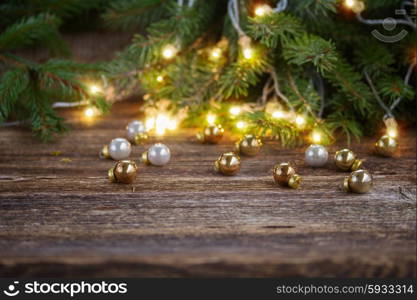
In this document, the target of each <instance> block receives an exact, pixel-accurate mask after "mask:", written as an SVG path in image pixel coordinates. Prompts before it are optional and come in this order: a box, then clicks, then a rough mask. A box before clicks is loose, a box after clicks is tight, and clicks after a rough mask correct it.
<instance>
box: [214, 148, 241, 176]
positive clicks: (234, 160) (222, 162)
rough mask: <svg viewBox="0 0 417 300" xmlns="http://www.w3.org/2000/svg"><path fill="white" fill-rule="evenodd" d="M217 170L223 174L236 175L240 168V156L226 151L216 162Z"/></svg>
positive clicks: (215, 167)
mask: <svg viewBox="0 0 417 300" xmlns="http://www.w3.org/2000/svg"><path fill="white" fill-rule="evenodd" d="M214 169H215V170H216V172H218V173H220V174H223V175H229V176H232V175H236V174H237V173H238V172H239V170H240V157H239V155H237V154H236V153H234V152H226V153H223V154H222V155H220V157H219V158H218V159H217V160H216V161H215V162H214Z"/></svg>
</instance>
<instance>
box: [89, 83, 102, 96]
mask: <svg viewBox="0 0 417 300" xmlns="http://www.w3.org/2000/svg"><path fill="white" fill-rule="evenodd" d="M89 90H90V94H92V95H96V94H98V93H100V92H101V88H100V87H99V86H98V85H96V84H92V85H90V88H89Z"/></svg>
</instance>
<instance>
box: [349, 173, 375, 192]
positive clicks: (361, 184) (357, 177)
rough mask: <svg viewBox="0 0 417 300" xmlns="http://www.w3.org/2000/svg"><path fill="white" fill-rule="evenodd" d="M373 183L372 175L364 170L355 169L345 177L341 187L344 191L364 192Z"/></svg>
mask: <svg viewBox="0 0 417 300" xmlns="http://www.w3.org/2000/svg"><path fill="white" fill-rule="evenodd" d="M372 185H373V179H372V175H371V174H370V173H369V172H368V171H365V170H356V171H354V172H352V173H351V174H350V176H348V177H346V178H345V180H344V182H343V189H344V190H345V191H346V192H351V193H358V194H364V193H367V192H368V191H369V190H370V189H371V188H372Z"/></svg>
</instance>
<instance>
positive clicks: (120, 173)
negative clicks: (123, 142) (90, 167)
mask: <svg viewBox="0 0 417 300" xmlns="http://www.w3.org/2000/svg"><path fill="white" fill-rule="evenodd" d="M137 171H138V167H137V165H136V163H135V162H134V161H133V160H121V161H118V162H117V163H116V164H115V166H114V167H113V168H111V169H110V170H109V171H108V178H109V180H110V181H111V182H120V183H132V182H133V181H135V179H136V174H137Z"/></svg>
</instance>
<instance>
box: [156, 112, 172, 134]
mask: <svg viewBox="0 0 417 300" xmlns="http://www.w3.org/2000/svg"><path fill="white" fill-rule="evenodd" d="M168 125H169V119H168V117H167V116H166V115H158V116H157V117H156V120H155V133H156V134H157V135H164V133H165V131H166V129H167V128H168Z"/></svg>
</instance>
